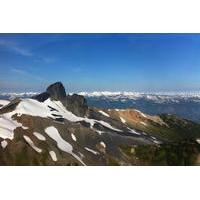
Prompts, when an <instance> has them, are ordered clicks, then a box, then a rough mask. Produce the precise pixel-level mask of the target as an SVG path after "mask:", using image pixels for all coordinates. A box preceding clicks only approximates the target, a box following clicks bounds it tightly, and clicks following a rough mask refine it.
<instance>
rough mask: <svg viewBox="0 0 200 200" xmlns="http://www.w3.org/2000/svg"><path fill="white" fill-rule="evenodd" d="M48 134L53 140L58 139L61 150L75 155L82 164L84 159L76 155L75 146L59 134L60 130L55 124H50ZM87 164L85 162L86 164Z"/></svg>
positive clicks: (47, 129)
mask: <svg viewBox="0 0 200 200" xmlns="http://www.w3.org/2000/svg"><path fill="white" fill-rule="evenodd" d="M45 132H46V134H47V135H48V136H49V137H50V138H52V139H53V140H55V141H56V143H57V146H58V148H59V149H60V150H61V151H64V152H67V153H69V154H71V155H72V156H73V157H75V158H76V159H77V160H78V161H79V162H81V163H82V164H84V163H83V161H82V160H81V159H80V158H79V157H78V156H77V155H76V154H74V153H73V152H72V151H73V147H72V145H71V144H70V143H68V142H67V141H65V140H64V139H63V138H62V137H61V136H60V134H59V132H58V130H57V129H56V128H55V127H54V126H50V127H47V128H46V129H45ZM84 165H85V164H84Z"/></svg>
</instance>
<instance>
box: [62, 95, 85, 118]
mask: <svg viewBox="0 0 200 200" xmlns="http://www.w3.org/2000/svg"><path fill="white" fill-rule="evenodd" d="M63 104H64V106H65V107H66V108H67V110H69V111H71V112H73V113H74V114H75V115H77V116H81V117H83V116H84V115H85V114H86V113H87V110H88V106H87V101H86V99H85V98H84V97H83V96H81V95H77V94H73V95H68V96H67V97H66V98H65V101H64V102H63Z"/></svg>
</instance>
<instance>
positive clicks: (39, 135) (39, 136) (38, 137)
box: [33, 132, 46, 141]
mask: <svg viewBox="0 0 200 200" xmlns="http://www.w3.org/2000/svg"><path fill="white" fill-rule="evenodd" d="M33 135H34V136H35V137H36V138H37V139H38V140H41V141H45V140H46V138H45V137H44V136H43V135H42V134H40V133H38V132H33Z"/></svg>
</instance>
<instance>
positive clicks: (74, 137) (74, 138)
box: [71, 133, 77, 142]
mask: <svg viewBox="0 0 200 200" xmlns="http://www.w3.org/2000/svg"><path fill="white" fill-rule="evenodd" d="M71 137H72V139H73V140H74V141H75V142H76V140H77V139H76V136H75V135H74V134H73V133H71Z"/></svg>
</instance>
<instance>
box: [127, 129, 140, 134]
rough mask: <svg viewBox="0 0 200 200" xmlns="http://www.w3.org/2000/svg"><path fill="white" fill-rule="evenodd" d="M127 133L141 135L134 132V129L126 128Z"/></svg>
mask: <svg viewBox="0 0 200 200" xmlns="http://www.w3.org/2000/svg"><path fill="white" fill-rule="evenodd" d="M128 130H129V133H134V134H136V135H141V134H140V133H138V132H136V131H135V130H134V129H131V128H128Z"/></svg>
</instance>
